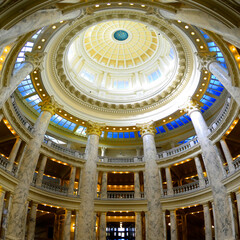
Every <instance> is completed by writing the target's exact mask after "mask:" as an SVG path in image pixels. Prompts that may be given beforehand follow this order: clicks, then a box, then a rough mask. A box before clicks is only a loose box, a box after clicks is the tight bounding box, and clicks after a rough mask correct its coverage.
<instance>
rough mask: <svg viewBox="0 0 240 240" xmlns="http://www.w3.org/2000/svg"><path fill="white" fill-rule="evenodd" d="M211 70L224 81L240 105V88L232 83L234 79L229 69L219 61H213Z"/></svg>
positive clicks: (223, 83)
mask: <svg viewBox="0 0 240 240" xmlns="http://www.w3.org/2000/svg"><path fill="white" fill-rule="evenodd" d="M209 71H210V72H211V73H212V74H213V75H214V76H215V77H216V78H217V79H218V80H219V81H220V82H221V83H222V85H223V86H224V87H225V88H226V90H227V91H228V92H229V93H230V94H231V96H232V97H233V99H234V100H235V101H236V103H237V104H238V106H240V88H238V87H234V86H233V85H232V80H231V77H230V76H229V73H228V71H227V69H225V68H224V67H223V66H222V65H221V64H220V63H219V62H211V63H210V64H209Z"/></svg>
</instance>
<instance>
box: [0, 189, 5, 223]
mask: <svg viewBox="0 0 240 240" xmlns="http://www.w3.org/2000/svg"><path fill="white" fill-rule="evenodd" d="M5 194H6V191H5V190H4V189H3V188H2V187H0V227H1V223H2V214H3V207H4V198H5Z"/></svg>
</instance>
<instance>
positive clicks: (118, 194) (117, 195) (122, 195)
mask: <svg viewBox="0 0 240 240" xmlns="http://www.w3.org/2000/svg"><path fill="white" fill-rule="evenodd" d="M107 198H111V199H112V198H114V199H122V198H124V199H129V198H131V199H133V198H134V192H108V193H107Z"/></svg>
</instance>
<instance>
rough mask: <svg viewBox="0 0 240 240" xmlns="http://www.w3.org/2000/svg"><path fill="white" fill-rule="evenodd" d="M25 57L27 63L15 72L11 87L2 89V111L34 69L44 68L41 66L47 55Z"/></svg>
mask: <svg viewBox="0 0 240 240" xmlns="http://www.w3.org/2000/svg"><path fill="white" fill-rule="evenodd" d="M25 55H26V58H25V61H24V62H22V63H21V65H20V66H19V67H18V68H17V69H15V70H14V71H13V73H12V75H11V77H10V80H9V85H8V86H3V87H2V88H1V89H0V109H1V108H2V107H3V104H4V103H5V102H6V101H7V100H8V98H9V97H10V96H11V94H12V93H13V92H14V91H15V90H16V88H17V87H18V85H19V84H20V83H21V82H22V80H23V79H25V78H26V77H27V75H29V74H30V73H31V72H32V71H33V70H34V69H40V68H42V66H41V64H42V60H43V57H44V56H45V53H41V52H35V53H31V52H27V53H26V54H25Z"/></svg>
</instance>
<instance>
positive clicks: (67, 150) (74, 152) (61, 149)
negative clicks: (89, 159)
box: [44, 136, 84, 159]
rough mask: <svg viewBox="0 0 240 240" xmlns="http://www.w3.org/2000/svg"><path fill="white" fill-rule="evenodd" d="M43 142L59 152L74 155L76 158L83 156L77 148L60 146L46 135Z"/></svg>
mask: <svg viewBox="0 0 240 240" xmlns="http://www.w3.org/2000/svg"><path fill="white" fill-rule="evenodd" d="M44 143H45V144H46V145H47V146H49V147H51V148H53V149H55V150H57V151H59V152H63V153H65V154H67V155H71V156H73V157H76V158H81V159H83V158H84V154H83V153H81V152H79V151H77V150H73V149H70V148H68V147H64V146H61V145H59V144H57V143H55V142H53V141H52V140H50V139H48V138H47V137H46V136H45V137H44Z"/></svg>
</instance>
